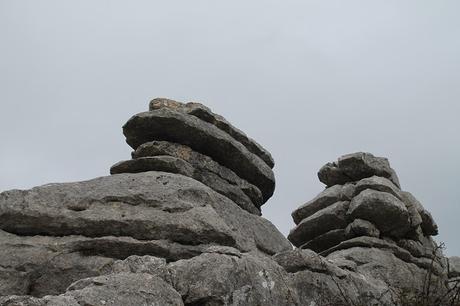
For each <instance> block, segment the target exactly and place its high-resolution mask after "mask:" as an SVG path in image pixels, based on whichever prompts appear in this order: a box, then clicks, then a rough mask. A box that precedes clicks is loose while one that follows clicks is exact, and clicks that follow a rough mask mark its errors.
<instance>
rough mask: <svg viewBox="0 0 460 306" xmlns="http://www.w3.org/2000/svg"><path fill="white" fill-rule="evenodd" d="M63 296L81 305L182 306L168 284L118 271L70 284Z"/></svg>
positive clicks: (156, 278) (143, 275)
mask: <svg viewBox="0 0 460 306" xmlns="http://www.w3.org/2000/svg"><path fill="white" fill-rule="evenodd" d="M65 295H66V296H70V297H72V298H73V299H75V300H76V301H78V303H79V304H80V305H113V306H115V305H117V306H125V305H171V306H173V305H177V306H179V305H184V303H183V301H182V298H181V296H180V295H179V293H178V292H177V291H175V290H174V288H173V287H172V286H171V285H169V284H168V283H166V282H165V281H163V280H162V279H161V278H159V277H156V276H153V275H150V274H145V273H118V274H110V275H106V276H98V277H93V278H87V279H82V280H79V281H77V282H75V283H74V284H72V285H71V286H70V287H69V288H68V291H67V292H66V293H65Z"/></svg>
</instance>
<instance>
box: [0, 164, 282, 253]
mask: <svg viewBox="0 0 460 306" xmlns="http://www.w3.org/2000/svg"><path fill="white" fill-rule="evenodd" d="M0 229H3V230H5V231H8V232H10V233H15V234H18V235H45V236H65V235H82V236H86V237H92V238H101V237H105V236H116V237H131V238H133V239H136V240H169V241H171V242H174V243H179V244H183V245H192V246H193V245H200V244H210V243H211V244H217V245H226V246H233V247H236V248H238V249H240V250H244V251H248V250H263V251H264V252H267V254H274V253H276V252H278V251H282V250H283V249H286V248H290V244H289V242H288V241H287V240H286V239H285V238H284V237H283V236H282V235H281V233H280V232H279V231H278V230H277V229H276V228H275V227H274V226H273V225H272V224H271V223H270V222H269V221H267V220H266V219H263V218H261V217H258V216H255V215H252V214H249V213H247V212H245V211H244V210H242V209H240V208H239V207H238V206H237V205H235V204H234V203H233V202H232V201H230V200H228V199H227V198H225V197H223V196H221V195H219V194H217V193H216V192H214V191H213V190H212V189H210V188H209V187H207V186H205V185H203V184H201V183H199V182H197V181H196V180H193V179H190V178H187V177H185V176H181V175H176V174H171V173H163V172H145V173H139V174H118V175H113V176H109V177H101V178H98V179H94V180H90V181H85V182H78V183H66V184H51V185H46V186H43V187H36V188H33V189H31V190H28V191H19V190H13V191H8V192H4V193H1V194H0Z"/></svg>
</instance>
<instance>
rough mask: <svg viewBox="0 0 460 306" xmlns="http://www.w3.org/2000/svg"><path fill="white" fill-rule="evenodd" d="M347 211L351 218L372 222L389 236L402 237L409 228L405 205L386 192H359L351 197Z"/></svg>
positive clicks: (368, 190)
mask: <svg viewBox="0 0 460 306" xmlns="http://www.w3.org/2000/svg"><path fill="white" fill-rule="evenodd" d="M347 213H348V215H350V217H351V219H363V220H367V221H370V222H372V223H373V224H375V225H376V226H377V228H378V229H379V230H380V231H381V232H382V233H384V234H388V235H390V236H396V237H402V236H404V235H405V234H406V233H407V232H408V231H409V229H410V220H409V212H408V211H407V208H406V206H405V205H404V203H403V202H401V201H400V200H399V199H398V198H396V197H395V196H393V195H391V194H389V193H386V192H381V191H375V190H370V189H367V190H365V191H363V192H361V193H360V194H359V195H357V196H356V197H354V198H353V200H352V201H351V203H350V208H349V210H348V212H347ZM390 220H391V221H390Z"/></svg>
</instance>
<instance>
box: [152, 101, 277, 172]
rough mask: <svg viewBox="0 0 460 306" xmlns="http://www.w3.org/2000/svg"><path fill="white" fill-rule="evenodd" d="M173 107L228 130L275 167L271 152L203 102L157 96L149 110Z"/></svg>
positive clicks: (228, 132) (227, 131) (270, 165)
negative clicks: (181, 100) (181, 101)
mask: <svg viewBox="0 0 460 306" xmlns="http://www.w3.org/2000/svg"><path fill="white" fill-rule="evenodd" d="M165 107H166V108H171V109H174V110H179V111H182V112H184V113H186V114H189V115H192V116H195V117H197V118H200V119H201V120H203V121H206V122H208V123H210V124H212V125H215V126H216V127H217V128H219V129H221V130H222V131H224V132H226V133H227V134H229V135H230V136H232V137H233V138H234V139H236V140H237V141H239V142H240V143H242V144H243V145H244V146H245V147H246V148H247V149H248V150H249V151H250V152H251V153H254V154H256V155H257V156H259V157H260V158H261V159H262V160H263V161H264V162H265V163H266V164H267V165H268V166H269V167H270V168H273V167H274V165H275V161H274V160H273V157H272V156H271V154H270V152H268V151H267V150H265V149H264V148H263V147H262V146H261V145H259V144H258V143H257V142H256V141H254V140H253V139H251V138H249V137H248V136H247V135H246V134H245V133H244V132H243V131H241V130H239V129H237V128H236V127H234V126H233V125H232V124H231V123H230V122H228V121H227V120H226V119H225V118H224V117H222V116H220V115H217V114H215V113H213V112H212V111H211V110H210V109H209V108H208V107H206V106H204V105H203V104H200V103H196V102H189V103H186V104H184V103H180V102H177V101H174V100H170V99H165V98H157V99H153V100H152V101H150V105H149V110H150V111H153V110H156V109H161V108H165Z"/></svg>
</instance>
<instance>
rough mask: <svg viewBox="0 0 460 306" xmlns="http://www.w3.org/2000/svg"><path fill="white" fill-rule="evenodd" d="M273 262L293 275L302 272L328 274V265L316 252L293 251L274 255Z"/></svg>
mask: <svg viewBox="0 0 460 306" xmlns="http://www.w3.org/2000/svg"><path fill="white" fill-rule="evenodd" d="M273 260H275V261H276V262H277V263H278V264H279V265H280V266H282V267H283V268H284V269H285V270H286V271H287V272H289V273H295V272H299V271H303V270H310V271H313V272H320V273H330V272H329V269H330V267H329V266H330V264H328V263H327V261H326V260H325V259H324V258H323V257H322V256H320V255H318V254H317V253H316V252H314V251H311V250H307V249H305V250H302V249H295V250H289V251H285V252H281V253H278V254H276V255H274V256H273Z"/></svg>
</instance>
